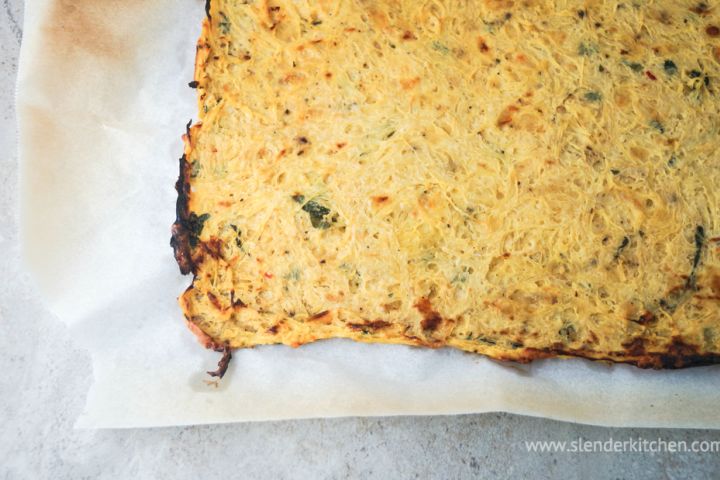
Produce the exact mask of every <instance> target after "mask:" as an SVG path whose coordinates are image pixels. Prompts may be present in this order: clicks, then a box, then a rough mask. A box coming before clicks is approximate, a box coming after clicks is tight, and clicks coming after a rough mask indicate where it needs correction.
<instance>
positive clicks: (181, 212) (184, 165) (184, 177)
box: [170, 155, 194, 275]
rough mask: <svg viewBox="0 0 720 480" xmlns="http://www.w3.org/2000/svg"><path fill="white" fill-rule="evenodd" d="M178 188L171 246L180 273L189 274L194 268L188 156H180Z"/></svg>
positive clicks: (176, 185)
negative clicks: (190, 226) (190, 224)
mask: <svg viewBox="0 0 720 480" xmlns="http://www.w3.org/2000/svg"><path fill="white" fill-rule="evenodd" d="M175 190H177V193H178V197H177V204H176V206H175V223H173V224H172V227H171V232H172V237H171V238H170V246H171V247H172V248H173V251H174V254H175V261H177V264H178V266H179V267H180V273H182V274H183V275H187V274H188V273H190V272H192V271H193V270H194V265H193V261H192V253H191V248H190V233H191V232H190V228H189V224H188V219H189V216H190V207H189V202H190V164H189V163H188V161H187V157H186V156H185V155H183V156H182V157H180V176H179V177H178V180H177V182H176V183H175Z"/></svg>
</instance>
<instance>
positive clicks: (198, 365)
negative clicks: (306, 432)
mask: <svg viewBox="0 0 720 480" xmlns="http://www.w3.org/2000/svg"><path fill="white" fill-rule="evenodd" d="M203 6H204V2H203V1H201V0H102V1H97V0H82V1H79V0H27V1H26V14H25V31H24V39H23V46H22V52H21V58H20V66H19V74H18V97H17V110H18V121H19V127H20V160H21V192H22V193H21V219H22V225H21V228H22V243H23V245H22V246H23V251H24V257H25V260H26V263H27V266H28V268H29V269H30V270H31V272H32V274H33V276H34V278H35V279H36V282H37V285H38V287H39V288H40V289H41V291H42V292H43V294H44V297H45V298H46V301H47V305H48V306H49V308H51V309H52V311H53V312H55V313H56V314H57V316H58V317H59V318H60V320H62V321H63V322H65V323H66V324H67V325H68V326H69V328H70V329H71V332H72V334H73V336H74V337H75V339H76V340H77V342H78V343H79V344H80V345H81V346H83V347H85V348H87V349H88V350H89V351H90V352H91V355H92V366H93V374H94V383H93V385H92V387H91V389H90V391H89V393H88V398H87V404H86V407H85V410H84V413H83V414H82V416H81V417H80V418H79V419H78V421H77V426H78V427H90V428H96V427H141V426H164V425H184V424H200V423H218V422H235V421H255V420H270V419H289V418H308V417H335V416H351V415H410V414H421V415H425V414H460V413H471V412H485V411H500V410H502V411H508V412H515V413H521V414H527V415H536V416H544V417H549V418H555V419H561V420H569V421H575V422H582V423H591V424H599V425H614V426H666V427H703V428H720V409H718V408H717V405H718V403H719V402H720V366H714V367H702V368H693V369H689V370H680V371H660V372H658V371H643V370H639V369H637V368H635V367H630V366H625V365H611V366H608V365H603V364H597V363H591V362H588V361H584V360H545V361H538V362H536V363H533V364H531V365H524V366H521V365H513V364H501V363H496V362H493V361H491V360H488V359H485V358H482V357H479V356H474V355H470V354H465V353H462V352H459V351H455V350H451V349H441V350H426V349H417V348H411V347H405V346H391V345H364V344H355V343H353V342H350V341H346V340H330V341H323V342H318V343H315V344H311V345H306V346H304V347H302V348H298V349H291V348H288V347H285V346H267V347H260V348H256V349H252V350H243V351H238V352H237V353H235V355H234V359H233V362H232V363H231V367H230V369H229V371H228V374H227V375H226V377H225V379H223V380H222V381H221V382H219V383H213V382H208V379H209V377H208V376H207V375H205V374H204V371H205V370H209V369H214V368H215V364H216V362H217V360H218V359H219V358H218V357H219V355H218V354H216V353H213V352H209V351H206V350H203V349H202V348H201V347H200V346H199V345H198V344H197V343H196V342H195V340H194V337H193V336H192V335H191V334H190V333H189V332H188V331H187V330H186V328H185V326H184V324H183V322H182V315H181V312H180V309H179V307H178V306H177V303H176V297H177V296H178V295H179V294H180V293H181V292H182V291H183V290H184V288H185V287H186V286H187V285H188V284H189V283H190V279H189V278H187V277H182V276H181V275H180V274H179V273H178V269H177V266H176V264H175V261H174V259H173V256H172V250H171V249H170V247H169V244H168V242H169V238H170V231H169V227H170V224H171V223H172V221H173V220H174V215H175V212H174V205H175V199H176V193H175V191H174V189H173V186H174V182H175V180H176V178H177V174H178V164H177V158H179V157H180V155H181V153H182V145H181V141H180V134H181V133H182V132H183V131H184V128H185V124H186V123H187V121H188V120H189V119H190V118H192V117H193V116H194V115H195V108H196V107H195V93H194V91H192V90H190V89H189V88H188V86H187V83H188V82H189V81H190V80H192V65H193V60H194V54H195V41H196V38H197V36H198V34H199V30H200V21H201V19H202V15H203Z"/></svg>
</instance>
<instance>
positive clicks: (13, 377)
mask: <svg viewBox="0 0 720 480" xmlns="http://www.w3.org/2000/svg"><path fill="white" fill-rule="evenodd" d="M22 8H23V3H22V0H3V2H2V7H0V80H1V81H2V83H3V84H4V85H5V88H3V89H2V90H0V108H1V109H2V127H1V128H0V145H2V147H3V148H2V151H4V152H6V154H5V155H2V156H0V164H1V168H0V212H3V213H2V214H1V215H0V251H2V252H4V254H3V255H1V256H0V272H2V274H3V281H2V283H0V322H1V323H0V351H2V355H0V365H1V366H2V370H1V371H2V372H3V375H1V376H0V421H1V422H2V428H1V429H0V452H2V454H1V456H0V476H1V477H2V478H5V479H21V478H32V479H35V478H57V479H62V478H73V479H76V478H143V479H144V478H173V479H177V480H180V479H185V478H188V479H190V478H213V477H230V478H233V477H235V476H242V477H243V478H245V477H248V478H316V477H320V478H345V477H349V478H357V477H360V478H369V477H378V478H416V477H417V478H426V477H435V478H461V477H470V476H480V477H493V478H494V477H510V476H513V477H516V478H536V477H540V478H557V477H561V476H563V477H570V478H577V477H581V476H588V477H591V478H613V479H615V478H683V479H685V478H710V477H717V476H719V475H720V431H703V430H660V429H619V428H611V429H607V428H598V427H590V426H584V425H574V424H569V423H562V422H555V421H550V420H544V419H537V418H527V417H521V416H517V415H509V414H503V413H493V414H482V415H464V416H453V417H395V418H347V419H333V420H325V419H320V420H303V421H287V422H271V423H251V424H230V425H216V426H198V427H184V428H162V429H137V430H97V431H93V430H74V429H73V424H74V422H75V419H76V418H77V416H78V415H79V414H80V412H81V409H82V408H83V404H84V400H85V394H86V392H87V390H88V388H89V386H90V383H91V381H92V371H91V366H90V359H89V357H88V355H87V354H86V353H85V352H83V351H82V350H80V349H78V348H77V347H75V346H74V345H73V342H72V339H71V338H70V337H69V335H68V332H67V330H66V329H65V327H64V326H63V325H62V324H61V323H60V322H59V321H58V320H57V319H55V318H54V317H53V315H52V314H51V313H49V312H48V311H47V310H46V309H45V308H44V307H43V306H42V303H41V299H40V298H39V296H38V294H37V293H36V292H35V291H34V289H33V288H32V284H31V280H30V279H29V277H28V276H27V274H26V273H24V272H23V270H22V267H21V264H20V256H19V249H18V234H17V225H18V208H17V203H18V196H17V186H16V185H17V181H18V174H17V172H18V167H17V154H16V149H17V143H16V136H17V129H16V126H15V111H14V88H13V85H14V83H15V75H16V70H17V58H18V51H19V47H20V42H21V39H22ZM47 240H48V243H49V245H51V244H52V239H47ZM579 439H583V440H590V441H601V442H602V445H603V447H602V448H603V449H604V448H607V447H608V446H610V445H609V441H610V440H613V441H625V442H626V445H625V449H626V451H624V452H616V453H610V452H604V451H595V452H576V453H571V452H561V451H554V452H544V453H541V452H537V451H535V452H533V451H530V449H529V448H528V444H527V443H526V442H530V441H545V440H548V441H558V442H567V443H566V444H565V448H572V444H571V442H573V441H577V440H579ZM643 440H645V441H646V442H655V443H645V447H643V444H642V441H643ZM658 440H659V442H658ZM673 441H681V442H682V441H684V442H685V445H686V446H687V448H691V449H692V448H696V449H706V448H709V447H711V446H710V444H709V443H707V442H709V441H715V442H716V445H715V452H714V453H702V452H693V453H688V452H686V453H672V452H669V451H665V452H649V451H645V452H638V451H636V450H638V449H640V448H646V449H647V448H653V449H657V448H662V447H663V446H668V445H670V446H669V447H668V448H667V449H671V448H672V445H673V444H672V443H671V442H673ZM703 441H705V443H702V442H703ZM630 442H632V443H630ZM663 442H666V443H664V444H663ZM693 442H696V443H693ZM581 446H582V445H581ZM676 448H678V449H681V448H683V447H682V445H677V446H676Z"/></svg>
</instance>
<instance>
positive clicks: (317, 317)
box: [308, 310, 330, 321]
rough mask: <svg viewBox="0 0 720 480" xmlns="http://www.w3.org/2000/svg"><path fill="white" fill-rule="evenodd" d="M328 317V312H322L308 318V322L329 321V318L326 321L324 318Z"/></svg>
mask: <svg viewBox="0 0 720 480" xmlns="http://www.w3.org/2000/svg"><path fill="white" fill-rule="evenodd" d="M329 315H330V310H323V311H322V312H320V313H316V314H315V315H312V316H311V317H310V318H308V320H311V321H317V320H329V318H328V319H326V318H325V317H328V316H329Z"/></svg>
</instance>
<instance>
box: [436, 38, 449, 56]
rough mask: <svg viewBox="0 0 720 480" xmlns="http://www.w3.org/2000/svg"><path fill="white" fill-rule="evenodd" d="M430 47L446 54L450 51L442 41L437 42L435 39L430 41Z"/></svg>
mask: <svg viewBox="0 0 720 480" xmlns="http://www.w3.org/2000/svg"><path fill="white" fill-rule="evenodd" d="M432 48H433V50H437V51H438V52H440V53H442V54H443V55H447V54H448V53H450V49H449V48H448V47H447V46H445V45H443V44H442V43H440V42H438V41H437V40H435V41H434V42H433V43H432Z"/></svg>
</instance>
